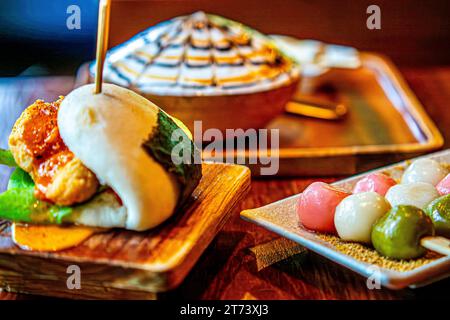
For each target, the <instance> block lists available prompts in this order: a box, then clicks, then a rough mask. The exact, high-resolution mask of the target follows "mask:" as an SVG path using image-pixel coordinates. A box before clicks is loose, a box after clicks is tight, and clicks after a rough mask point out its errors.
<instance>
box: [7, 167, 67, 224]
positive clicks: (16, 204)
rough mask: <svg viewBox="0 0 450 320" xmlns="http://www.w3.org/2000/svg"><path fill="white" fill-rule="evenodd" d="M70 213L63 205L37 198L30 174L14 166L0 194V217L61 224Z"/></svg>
mask: <svg viewBox="0 0 450 320" xmlns="http://www.w3.org/2000/svg"><path fill="white" fill-rule="evenodd" d="M71 213H72V208H71V207H63V206H58V205H54V204H52V203H49V202H46V201H42V200H38V199H36V197H35V196H34V182H33V180H32V179H31V177H30V175H29V174H28V173H27V172H25V171H24V170H22V169H20V168H16V169H15V170H14V171H13V173H12V174H11V177H10V178H9V182H8V189H7V190H6V191H5V192H4V193H2V194H0V219H6V220H9V221H14V222H33V223H47V224H50V223H52V224H62V223H63V222H64V218H66V217H67V216H68V215H70V214H71Z"/></svg>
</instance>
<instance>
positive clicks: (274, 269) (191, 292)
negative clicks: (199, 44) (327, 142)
mask: <svg viewBox="0 0 450 320" xmlns="http://www.w3.org/2000/svg"><path fill="white" fill-rule="evenodd" d="M401 71H402V73H403V75H404V76H405V78H406V80H407V81H408V83H409V84H410V86H411V88H412V89H413V91H414V92H415V93H416V95H417V96H418V98H419V100H420V101H421V102H422V103H423V105H424V106H425V108H426V110H427V111H428V113H429V115H430V116H431V117H432V119H433V120H434V121H435V123H436V124H437V126H438V127H439V129H440V130H441V132H442V134H443V136H444V138H445V140H446V144H445V147H446V148H448V147H449V145H450V112H449V109H448V108H449V103H450V67H429V68H408V69H401ZM73 80H74V79H73V78H71V77H53V78H37V79H36V78H35V79H30V78H29V79H14V78H10V79H6V78H5V79H0V146H1V147H5V145H6V137H7V135H8V134H9V129H10V126H11V125H12V123H13V121H14V119H15V118H16V117H17V116H18V115H19V114H20V112H21V109H23V108H24V107H25V106H26V105H27V104H28V103H30V102H31V101H32V100H34V99H36V98H45V99H53V98H55V97H57V96H58V95H59V94H66V93H67V92H68V91H70V88H71V87H72V85H73ZM337 178H338V177H336V178H334V179H332V178H327V179H322V180H324V181H327V182H331V181H334V180H336V179H337ZM313 180H314V179H301V178H300V179H299V178H295V179H264V180H254V181H253V182H252V189H251V191H250V193H249V194H248V196H247V198H246V199H245V200H244V201H243V202H242V203H241V204H240V206H239V208H238V209H237V211H236V213H235V214H234V216H233V217H232V218H231V220H230V221H229V223H228V224H227V225H226V226H225V227H224V229H223V230H222V231H221V232H220V233H219V235H218V236H217V237H216V238H215V240H214V241H213V242H212V243H211V245H210V246H209V247H208V249H207V250H206V252H205V253H204V254H203V255H202V257H201V258H200V260H199V261H198V263H197V264H196V266H195V267H194V269H193V270H192V271H191V273H190V275H189V276H188V277H187V278H186V280H185V281H184V282H183V284H182V285H181V286H180V287H179V288H178V289H176V290H175V291H173V292H170V293H167V294H165V295H164V296H163V298H166V299H174V298H180V297H182V298H188V299H420V298H433V297H436V298H450V290H448V288H449V287H450V279H447V280H443V281H440V282H438V283H435V284H432V285H429V286H427V287H424V288H421V289H415V290H412V289H406V290H402V291H391V290H388V289H379V290H377V289H374V290H369V289H368V288H367V287H366V279H364V278H362V277H360V276H358V275H356V274H355V273H353V272H351V271H348V270H346V269H344V268H342V267H339V266H337V265H335V264H334V263H332V262H329V261H327V260H326V259H324V258H322V257H320V256H318V255H316V254H314V253H311V252H306V253H299V254H296V255H294V256H292V257H290V258H287V259H285V260H282V261H280V262H278V263H275V264H272V265H270V266H268V267H265V268H261V267H260V264H259V263H258V259H260V258H257V257H256V256H255V253H254V252H255V251H257V250H255V247H256V248H258V247H257V246H259V245H264V244H267V243H270V242H271V241H272V240H274V239H277V238H278V236H277V235H275V234H273V233H270V232H268V231H265V230H264V229H262V228H260V227H257V226H255V225H253V224H251V223H248V222H245V221H243V220H241V219H240V218H239V212H240V210H242V209H247V208H253V207H258V206H262V205H265V204H268V203H270V202H273V201H275V200H279V199H282V198H285V197H287V196H290V195H293V194H296V193H299V192H301V191H302V190H303V189H304V188H305V187H306V186H307V185H308V184H309V183H311V182H312V181H313ZM0 183H4V182H2V181H1V180H0ZM252 249H253V250H252ZM30 298H33V299H34V298H37V297H35V296H29V295H24V294H13V293H6V292H0V299H13V300H14V299H30Z"/></svg>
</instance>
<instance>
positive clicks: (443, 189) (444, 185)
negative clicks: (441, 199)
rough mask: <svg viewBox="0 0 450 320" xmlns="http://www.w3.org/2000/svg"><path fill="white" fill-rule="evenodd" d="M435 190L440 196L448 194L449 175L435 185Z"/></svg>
mask: <svg viewBox="0 0 450 320" xmlns="http://www.w3.org/2000/svg"><path fill="white" fill-rule="evenodd" d="M436 189H437V191H438V192H439V194H440V195H441V196H444V195H446V194H449V193H450V173H449V174H448V175H446V176H445V178H444V179H442V180H441V181H440V182H439V183H438V184H437V185H436Z"/></svg>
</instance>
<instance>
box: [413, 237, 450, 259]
mask: <svg viewBox="0 0 450 320" xmlns="http://www.w3.org/2000/svg"><path fill="white" fill-rule="evenodd" d="M420 245H421V246H422V247H425V248H427V249H428V250H431V251H434V252H437V253H439V254H442V255H444V256H450V240H449V239H447V238H444V237H424V238H422V239H420Z"/></svg>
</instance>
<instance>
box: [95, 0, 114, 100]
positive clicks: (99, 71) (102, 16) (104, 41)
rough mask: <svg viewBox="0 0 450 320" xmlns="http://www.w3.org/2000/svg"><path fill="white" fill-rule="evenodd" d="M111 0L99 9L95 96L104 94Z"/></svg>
mask: <svg viewBox="0 0 450 320" xmlns="http://www.w3.org/2000/svg"><path fill="white" fill-rule="evenodd" d="M110 8H111V1H110V0H100V4H99V7H98V27H97V52H96V60H97V65H96V70H95V94H98V93H101V92H102V81H103V64H104V62H105V56H106V51H107V50H108V38H109V12H110Z"/></svg>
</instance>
